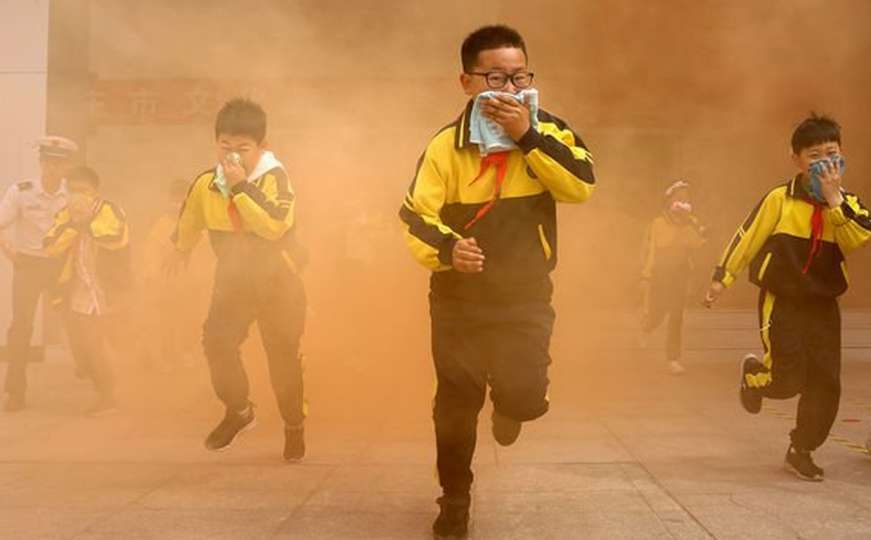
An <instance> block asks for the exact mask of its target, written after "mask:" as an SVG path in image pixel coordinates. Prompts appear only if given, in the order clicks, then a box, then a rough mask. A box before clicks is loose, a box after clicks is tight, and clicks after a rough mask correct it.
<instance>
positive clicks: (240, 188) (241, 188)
mask: <svg viewBox="0 0 871 540" xmlns="http://www.w3.org/2000/svg"><path fill="white" fill-rule="evenodd" d="M250 186H251V182H249V181H247V180H242V181H241V182H239V183H238V184H235V185H234V186H233V187H231V188H230V193H232V194H233V195H238V194H240V193H245V192H246V191H248V188H249V187H250Z"/></svg>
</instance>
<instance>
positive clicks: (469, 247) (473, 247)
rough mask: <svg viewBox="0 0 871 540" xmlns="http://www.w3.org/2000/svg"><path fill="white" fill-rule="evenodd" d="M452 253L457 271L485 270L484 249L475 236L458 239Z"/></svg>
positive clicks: (475, 271) (476, 271) (472, 272)
mask: <svg viewBox="0 0 871 540" xmlns="http://www.w3.org/2000/svg"><path fill="white" fill-rule="evenodd" d="M451 255H452V265H453V267H454V270H456V271H457V272H463V273H466V274H476V273H478V272H483V271H484V251H483V250H481V248H479V247H478V242H477V241H476V240H475V239H474V238H463V239H461V240H457V242H456V243H455V244H454V250H453V252H452V254H451Z"/></svg>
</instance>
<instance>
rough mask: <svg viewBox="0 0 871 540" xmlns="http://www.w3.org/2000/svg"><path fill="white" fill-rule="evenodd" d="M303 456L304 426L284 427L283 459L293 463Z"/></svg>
mask: <svg viewBox="0 0 871 540" xmlns="http://www.w3.org/2000/svg"><path fill="white" fill-rule="evenodd" d="M303 457H305V428H304V427H303V425H302V424H300V425H298V426H296V427H287V426H285V427H284V461H287V462H288V463H295V462H297V461H299V460H301V459H302V458H303Z"/></svg>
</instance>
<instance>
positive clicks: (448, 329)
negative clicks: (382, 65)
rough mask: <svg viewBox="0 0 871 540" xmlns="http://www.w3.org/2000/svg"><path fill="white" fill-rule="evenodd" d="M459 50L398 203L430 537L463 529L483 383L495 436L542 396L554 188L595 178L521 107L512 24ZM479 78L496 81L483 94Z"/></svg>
mask: <svg viewBox="0 0 871 540" xmlns="http://www.w3.org/2000/svg"><path fill="white" fill-rule="evenodd" d="M461 56H462V63H463V73H462V74H461V75H460V84H461V86H462V88H463V91H464V92H465V94H466V95H467V96H469V97H470V98H472V99H471V101H470V102H469V103H468V105H467V106H466V109H465V111H464V112H463V113H462V114H461V115H460V117H459V118H458V119H457V120H456V121H455V122H454V123H452V124H451V125H449V126H448V127H446V128H444V129H442V130H441V131H440V132H439V133H438V134H437V135H436V136H435V138H433V140H432V141H431V142H430V143H429V145H428V146H427V149H426V151H425V152H424V154H423V156H422V157H421V159H420V161H419V163H418V167H417V172H416V174H415V177H414V180H413V182H412V184H411V188H410V189H409V192H408V195H407V196H406V198H405V202H404V204H403V206H402V208H401V209H400V212H399V214H400V218H401V219H402V221H403V223H404V225H405V238H406V241H407V243H408V247H409V249H410V250H411V253H412V255H414V257H415V258H416V259H417V260H418V261H419V262H420V263H421V264H423V265H424V266H425V267H426V268H428V269H430V270H431V271H432V277H431V280H430V316H431V320H432V352H433V360H434V363H435V370H436V376H437V380H438V389H437V392H436V396H435V403H434V411H433V418H434V421H435V432H436V446H437V453H438V458H437V466H438V472H439V481H440V483H441V486H442V489H443V491H444V496H443V497H441V498H440V499H439V501H438V502H439V506H440V507H441V512H440V514H439V516H438V518H437V519H436V521H435V523H434V524H433V532H434V534H435V536H436V538H461V537H464V536H465V535H466V534H467V529H468V520H469V505H470V496H469V491H470V488H471V485H472V478H473V475H472V471H471V468H470V467H471V463H472V456H473V453H474V450H475V436H476V428H477V423H478V412H479V411H480V409H481V407H482V406H483V404H484V398H485V393H486V389H487V386H488V385H489V386H490V389H491V390H490V398H491V400H492V401H493V408H494V413H493V417H492V422H493V424H492V429H493V436H494V438H495V439H496V441H497V442H498V443H499V444H501V445H503V446H508V445H510V444H512V443H513V442H514V441H515V440H516V439H517V437H518V435H519V434H520V427H521V422H525V421H529V420H533V419H535V418H538V417H540V416H542V415H543V414H545V413H546V412H547V410H548V400H547V386H548V378H547V371H548V366H549V364H550V361H551V359H550V355H549V351H548V349H549V347H550V336H551V330H552V328H553V321H554V311H553V308H552V307H551V304H550V300H551V293H552V289H553V287H552V284H551V280H550V277H549V274H550V272H551V271H552V270H553V269H554V267H555V266H556V247H557V246H556V202H557V201H560V202H573V203H580V202H583V201H585V200H587V199H588V198H589V197H590V195H591V194H592V191H593V186H594V177H593V169H592V159H591V157H590V153H589V152H588V151H587V149H586V147H585V145H584V143H583V141H581V138H580V137H579V136H578V135H577V134H576V133H575V132H573V131H572V130H571V129H570V128H569V127H568V126H567V125H566V124H565V122H563V121H562V120H560V119H559V118H556V117H555V116H552V115H551V114H549V113H547V112H544V111H538V114H537V116H535V117H532V116H531V115H530V110H529V108H528V107H527V103H526V102H524V101H523V100H522V99H521V98H520V97H519V96H518V95H517V93H518V91H521V90H524V89H529V87H530V86H531V85H532V79H533V76H532V73H530V72H529V70H528V68H527V57H526V45H525V43H524V41H523V38H522V37H521V36H520V34H518V33H517V31H515V30H513V29H511V28H508V27H505V26H487V27H484V28H480V29H479V30H476V31H475V32H473V33H472V34H470V35H469V36H468V37H467V38H466V39H465V41H464V42H463V45H462V49H461ZM489 90H498V91H500V93H498V94H496V95H491V94H485V96H491V97H484V98H482V97H481V94H482V93H484V92H488V91H489ZM478 112H480V117H479V116H477V113H478ZM483 122H492V123H493V124H495V125H496V126H498V127H499V128H500V130H501V134H502V135H504V136H506V137H507V138H508V139H509V140H508V144H509V145H510V147H508V148H506V149H505V150H501V151H489V150H488V149H487V148H488V147H487V146H486V145H485V144H484V142H483V141H475V140H473V139H472V136H471V128H472V126H473V125H475V124H477V125H481V124H482V123H483ZM534 126H537V127H534ZM476 143H477V144H476Z"/></svg>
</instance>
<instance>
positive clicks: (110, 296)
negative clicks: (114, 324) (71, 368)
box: [43, 200, 132, 399]
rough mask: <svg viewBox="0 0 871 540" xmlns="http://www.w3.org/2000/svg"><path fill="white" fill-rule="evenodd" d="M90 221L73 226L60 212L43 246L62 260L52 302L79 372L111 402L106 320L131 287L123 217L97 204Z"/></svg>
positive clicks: (108, 204) (110, 205)
mask: <svg viewBox="0 0 871 540" xmlns="http://www.w3.org/2000/svg"><path fill="white" fill-rule="evenodd" d="M93 209H94V210H93V217H92V218H91V220H90V221H86V222H81V223H77V222H74V221H73V220H72V219H71V215H70V212H69V210H68V209H66V208H65V209H63V210H61V211H60V212H58V214H57V216H56V218H55V223H54V225H53V226H52V228H51V229H50V230H49V231H48V234H47V235H46V237H45V239H44V240H43V245H44V249H45V253H46V254H47V255H48V256H50V257H57V258H60V259H62V270H61V273H60V277H59V278H58V282H57V290H56V295H55V303H56V304H59V305H62V306H63V308H64V309H63V319H64V326H65V327H66V330H67V337H68V339H69V344H70V350H71V352H72V356H73V359H74V360H75V363H76V366H77V372H78V373H79V374H81V375H83V376H86V377H88V378H90V379H91V380H92V381H93V382H94V386H95V387H96V388H97V391H98V392H99V393H100V394H101V395H102V396H103V397H104V398H106V399H111V398H112V394H113V389H114V377H113V375H112V368H111V365H110V362H109V359H108V353H107V350H106V341H107V336H108V334H109V322H108V316H109V315H110V314H111V313H112V312H113V311H115V309H116V308H117V307H118V305H119V303H120V302H121V299H122V298H123V297H124V296H125V294H126V293H127V292H129V290H130V288H131V286H132V283H131V281H132V279H131V274H130V251H129V230H128V227H127V217H126V215H125V213H124V211H123V210H122V209H121V208H119V207H118V206H117V205H115V204H113V203H111V202H108V201H105V200H97V201H95V202H94V206H93Z"/></svg>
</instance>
